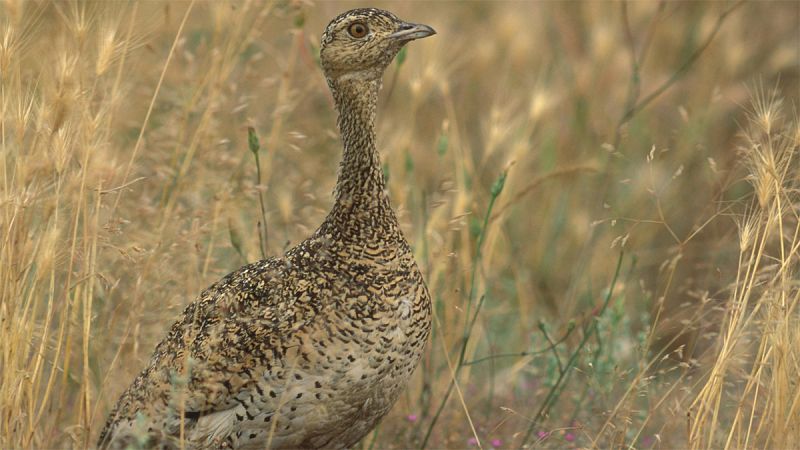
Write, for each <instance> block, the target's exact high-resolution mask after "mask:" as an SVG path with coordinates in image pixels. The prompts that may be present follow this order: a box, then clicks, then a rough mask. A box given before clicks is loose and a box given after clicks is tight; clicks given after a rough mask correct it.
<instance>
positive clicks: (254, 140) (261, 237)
mask: <svg viewBox="0 0 800 450" xmlns="http://www.w3.org/2000/svg"><path fill="white" fill-rule="evenodd" d="M247 143H248V146H249V148H250V151H251V152H252V153H253V156H254V157H255V160H256V190H257V191H258V204H259V206H260V207H261V219H260V220H259V221H258V243H259V248H260V249H261V258H262V259H266V258H267V209H266V208H265V207H264V193H263V192H261V188H260V186H261V160H260V159H259V158H258V151H259V150H260V149H261V144H260V143H259V142H258V135H257V134H256V130H255V129H254V128H253V127H247Z"/></svg>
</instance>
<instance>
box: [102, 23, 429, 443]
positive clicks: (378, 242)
mask: <svg viewBox="0 0 800 450" xmlns="http://www.w3.org/2000/svg"><path fill="white" fill-rule="evenodd" d="M356 23H360V24H362V25H365V26H366V28H367V29H368V33H367V34H366V35H365V36H363V37H356V36H354V35H353V32H354V31H358V32H359V33H356V34H360V31H362V30H360V29H355V30H354V29H352V28H351V27H352V26H354V24H356ZM431 34H434V31H433V30H432V29H431V28H430V27H427V26H425V25H414V24H408V23H405V22H403V21H401V20H399V19H398V18H397V17H395V16H394V15H393V14H391V13H389V12H386V11H381V10H377V9H357V10H352V11H348V12H346V13H344V14H342V15H340V16H338V17H337V18H335V19H334V20H333V21H332V22H331V23H330V24H329V25H328V27H327V28H326V30H325V33H324V34H323V36H322V46H321V50H320V60H321V62H322V67H323V70H324V72H325V76H326V79H327V81H328V85H329V87H330V89H331V92H332V93H333V97H334V102H335V104H336V107H337V109H338V111H339V120H338V125H339V129H340V131H341V133H342V140H343V144H344V154H343V158H342V163H341V166H340V169H339V179H338V181H337V185H336V194H335V201H334V206H333V208H332V209H331V211H330V213H329V214H328V216H327V217H326V219H325V220H324V222H323V223H322V225H320V227H319V228H318V229H317V231H315V232H314V234H313V235H312V236H311V237H310V238H308V239H307V240H305V241H303V242H301V243H300V244H299V245H297V246H296V247H294V248H293V249H291V250H289V251H288V252H286V254H285V255H284V256H283V257H280V258H271V259H267V260H263V261H259V262H256V263H253V264H249V265H246V266H244V267H242V268H240V269H239V270H237V271H235V272H233V273H231V274H229V275H228V276H226V277H225V278H223V279H222V280H220V281H218V282H217V283H215V284H213V285H212V286H210V287H209V288H208V289H206V290H205V291H203V292H202V293H201V294H200V297H199V298H198V299H197V300H195V301H194V302H192V303H191V304H189V305H188V306H187V307H186V309H185V310H184V312H183V316H182V318H181V319H180V320H179V321H178V322H176V323H175V324H174V325H173V326H172V328H171V329H170V331H169V334H168V335H167V337H166V338H165V339H164V340H163V341H162V342H161V343H160V344H159V345H158V346H157V347H156V349H155V352H154V354H153V357H152V359H151V360H150V363H149V365H148V366H147V367H146V368H145V369H144V370H143V371H142V372H141V373H140V374H139V376H138V377H137V378H136V379H135V380H134V382H133V384H132V385H131V386H130V387H129V388H128V390H127V391H125V393H123V394H122V396H121V397H120V399H119V401H118V402H117V404H116V406H115V408H114V410H113V411H112V412H111V414H110V416H109V419H108V422H107V423H106V426H105V428H104V430H103V431H102V432H101V434H100V440H99V442H98V446H99V447H101V448H125V447H127V446H130V445H133V446H137V445H141V446H145V447H161V448H177V447H180V446H181V445H184V446H185V447H186V448H220V447H229V448H242V449H244V448H253V449H256V448H257V449H265V448H347V447H349V446H352V445H354V444H355V443H356V442H358V441H359V440H360V439H361V438H362V437H363V436H364V435H366V434H367V433H368V432H369V431H370V430H371V429H372V428H373V427H374V426H375V424H377V422H378V421H379V420H380V419H381V418H382V417H383V416H384V415H385V414H386V413H387V412H388V411H389V409H390V408H391V406H392V405H393V404H394V402H395V400H396V399H397V396H398V395H399V393H400V392H401V391H402V389H403V388H404V387H405V385H406V383H407V381H408V379H409V377H410V376H411V374H412V372H413V371H414V368H415V367H416V365H417V363H418V361H419V358H420V356H421V354H422V351H423V347H424V345H425V342H426V341H427V338H428V334H429V332H430V326H431V320H430V308H431V303H430V296H429V294H428V290H427V288H426V287H425V282H424V280H423V279H422V275H421V273H420V271H419V269H418V268H417V265H416V263H415V262H414V258H413V255H412V252H411V250H410V248H409V246H408V243H407V242H406V240H405V238H404V237H403V234H402V232H401V230H400V228H399V226H398V222H397V218H396V217H395V214H394V212H393V210H392V208H391V206H390V204H389V199H388V197H387V194H386V186H385V182H384V179H383V174H382V172H381V166H380V159H379V156H378V152H377V150H376V148H375V126H374V121H375V109H376V105H377V97H378V91H379V90H380V85H381V76H382V74H383V71H384V69H385V68H386V66H387V65H388V64H389V63H390V62H391V61H392V59H393V58H394V56H395V55H396V54H397V52H398V51H399V49H400V48H401V47H402V46H403V45H405V44H406V43H407V42H408V41H410V40H413V39H417V38H421V37H426V36H429V35H431ZM181 440H182V441H183V442H182V443H181Z"/></svg>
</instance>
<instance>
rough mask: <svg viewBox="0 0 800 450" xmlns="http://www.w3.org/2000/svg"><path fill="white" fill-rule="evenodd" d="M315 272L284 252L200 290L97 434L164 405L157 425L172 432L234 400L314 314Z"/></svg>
mask: <svg viewBox="0 0 800 450" xmlns="http://www.w3.org/2000/svg"><path fill="white" fill-rule="evenodd" d="M313 276H314V269H313V267H309V266H304V267H303V268H302V271H300V270H295V267H293V265H292V264H290V263H289V262H288V261H287V260H286V259H284V258H272V259H268V260H263V261H259V262H256V263H252V264H248V265H246V266H244V267H242V268H240V269H238V270H236V271H234V272H232V273H231V274H229V275H227V276H226V277H224V278H223V279H221V280H220V281H218V282H217V283H215V284H213V285H212V286H210V287H209V288H208V289H206V290H205V291H203V292H202V293H201V294H200V297H199V298H198V299H197V300H195V301H194V302H192V303H191V304H189V305H188V306H187V307H186V309H185V310H184V312H183V315H182V317H181V319H180V320H178V321H177V322H176V323H175V324H173V326H172V328H171V329H170V331H169V333H168V335H167V337H166V338H165V339H164V340H162V341H161V343H159V344H158V346H157V347H156V349H155V352H154V353H153V357H152V359H151V360H150V364H149V365H148V367H147V368H145V369H144V370H143V371H142V373H141V374H140V375H139V376H138V377H137V378H136V380H135V381H134V383H133V384H132V385H131V387H130V388H129V389H128V391H126V393H125V394H123V396H122V397H121V398H120V400H119V403H118V404H117V406H116V408H115V411H114V413H112V415H111V418H110V419H109V423H108V424H107V425H106V430H105V431H104V432H103V433H102V434H101V436H102V435H107V434H108V431H109V429H110V428H112V427H113V426H114V424H115V423H116V422H119V421H122V420H127V421H128V422H129V424H130V423H132V421H133V420H134V419H135V418H136V416H137V415H141V414H144V416H148V415H150V416H152V417H164V415H166V414H168V413H167V412H166V411H171V413H169V414H171V415H173V416H174V419H173V420H169V419H167V420H166V421H165V422H156V427H155V428H163V431H164V432H166V434H174V433H177V431H178V430H177V429H176V427H178V426H180V424H181V423H182V422H181V421H183V424H184V425H186V423H189V424H190V425H191V424H192V423H196V422H197V421H199V420H200V419H201V418H202V417H203V416H208V415H213V414H216V413H223V415H224V414H227V413H225V412H226V411H230V410H232V409H233V408H235V407H236V406H238V405H239V403H240V401H241V399H242V397H243V396H244V397H246V396H248V395H252V393H253V392H252V391H253V390H254V389H255V388H256V387H255V381H256V380H258V379H259V377H261V378H263V377H265V376H266V375H265V374H266V372H268V368H270V367H281V366H285V365H286V364H287V362H288V361H287V360H286V356H287V354H288V353H291V351H290V350H291V349H292V346H293V343H292V341H293V339H294V337H295V335H296V334H297V331H298V330H301V329H303V327H305V326H306V325H307V324H308V323H310V322H312V321H313V320H315V317H316V316H317V314H318V313H319V308H320V303H319V299H317V298H313V297H314V296H313V295H310V292H311V291H310V290H309V287H310V286H309V282H308V281H306V280H308V279H314V278H313ZM317 287H318V286H317ZM148 413H149V414H148ZM181 417H182V419H181ZM115 434H116V433H115ZM112 439H113V437H112ZM102 441H103V440H102V438H101V443H102Z"/></svg>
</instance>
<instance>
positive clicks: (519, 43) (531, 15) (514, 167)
mask: <svg viewBox="0 0 800 450" xmlns="http://www.w3.org/2000/svg"><path fill="white" fill-rule="evenodd" d="M351 6H352V5H351V4H341V3H338V4H337V3H329V2H319V3H310V2H278V3H267V2H260V1H256V2H253V1H237V2H232V3H228V2H223V1H219V2H196V3H189V2H182V3H156V2H140V3H124V2H97V3H89V2H44V1H24V0H6V1H5V2H3V3H2V5H1V6H0V144H1V145H2V148H1V150H0V151H1V152H2V153H0V183H2V184H1V187H0V189H1V190H0V380H2V381H1V382H0V447H2V448H55V447H59V448H64V447H79V448H83V447H91V446H92V444H93V442H94V440H95V439H96V436H97V433H98V432H99V427H100V426H101V425H102V422H103V420H104V416H105V414H106V413H107V412H108V409H109V408H110V406H111V404H112V403H113V401H114V400H115V399H116V396H118V395H119V394H120V392H121V391H122V390H123V389H124V388H125V387H126V386H127V384H128V383H129V382H130V381H131V380H132V378H133V377H134V375H135V374H136V373H137V372H138V371H139V370H140V369H141V368H142V366H143V365H144V363H145V361H146V360H147V359H148V357H149V355H150V353H151V351H152V349H153V347H154V345H155V344H156V343H157V342H158V341H159V340H160V339H161V338H162V337H163V336H164V333H165V330H166V328H167V326H168V325H169V324H170V323H171V322H172V321H173V320H174V319H175V318H176V316H177V314H178V312H179V311H180V310H181V309H182V307H183V306H184V305H185V304H186V302H188V301H190V300H191V299H193V298H194V297H195V296H196V295H197V294H198V293H199V292H200V290H201V289H202V288H204V287H205V286H207V285H208V284H210V283H211V282H213V281H214V280H216V279H218V278H219V277H221V276H223V275H224V274H226V273H228V272H229V271H231V270H233V269H235V268H237V267H238V266H240V265H241V264H243V263H244V262H245V261H253V260H256V259H258V258H260V256H261V252H262V251H261V246H262V244H261V243H260V242H259V237H258V232H257V230H258V227H259V220H261V217H262V213H261V211H260V207H259V194H261V195H262V196H263V198H264V200H265V204H266V214H265V215H266V224H267V227H266V229H267V238H268V239H267V240H266V241H265V242H264V246H265V248H266V252H267V253H268V254H277V253H280V252H281V251H282V250H283V249H285V248H286V247H287V246H288V245H290V243H296V242H297V241H298V240H300V239H302V238H303V237H304V236H306V235H307V234H309V233H310V232H311V231H312V230H313V229H314V227H315V226H316V225H317V224H318V223H319V222H320V221H321V219H322V217H323V216H324V214H325V211H326V209H327V208H328V206H329V205H330V192H331V190H332V187H333V183H334V181H335V167H336V165H337V161H338V158H339V152H340V148H339V143H338V137H337V133H336V130H335V118H334V115H333V112H332V110H331V108H330V106H331V102H330V99H329V97H328V93H327V91H326V87H325V84H324V81H323V79H322V76H321V73H320V71H319V69H318V67H317V64H316V59H315V58H316V56H315V51H316V47H317V42H318V37H319V34H320V32H321V30H322V29H323V27H324V26H325V24H326V23H327V20H328V19H330V18H331V17H333V16H334V15H335V14H336V13H338V12H340V11H341V10H344V9H347V8H349V7H351ZM376 6H382V7H386V8H387V9H391V10H393V11H395V12H396V13H397V14H398V15H400V16H401V17H404V18H407V19H409V20H414V21H419V22H423V23H428V24H431V25H432V26H434V27H435V28H436V29H437V30H438V32H439V34H438V35H437V36H436V37H434V38H431V39H428V40H425V41H423V42H420V43H416V44H413V45H412V46H411V47H410V48H409V52H408V57H407V58H406V60H405V62H404V63H403V64H402V65H397V66H395V68H393V69H392V70H390V71H389V73H387V75H386V78H385V80H386V82H385V85H386V86H387V87H388V86H392V88H391V89H388V88H387V89H385V90H384V98H383V104H382V109H381V112H380V116H379V123H380V130H379V136H380V141H381V147H382V148H383V149H384V154H383V158H384V162H385V164H386V172H387V174H388V176H389V180H390V189H391V196H392V201H393V203H394V205H395V206H396V207H397V208H399V210H400V217H401V220H402V222H403V224H404V227H405V229H406V232H407V236H408V237H409V240H410V241H411V242H412V244H413V245H414V248H415V251H416V253H417V255H418V259H419V261H420V262H421V263H422V266H423V268H424V271H425V273H426V276H427V280H428V284H429V287H430V289H431V292H432V293H433V295H434V296H435V301H436V305H435V313H436V322H435V329H434V333H433V338H432V341H431V342H430V344H429V346H428V353H427V355H426V357H425V359H424V362H423V364H422V366H421V367H420V369H419V370H418V371H417V372H416V375H415V378H414V381H413V383H412V385H411V386H410V388H409V390H408V392H407V394H405V395H404V397H403V398H402V399H401V401H400V402H398V404H397V406H396V408H395V409H394V411H393V412H392V413H391V415H390V416H389V417H388V418H387V419H386V420H385V421H384V422H383V424H382V425H381V426H380V428H379V429H378V430H377V431H376V432H375V433H374V434H373V435H371V436H370V437H368V438H367V439H365V442H364V443H363V446H364V448H414V447H420V446H421V445H422V443H423V441H424V440H425V439H426V436H427V435H429V436H428V438H427V439H428V440H427V441H425V445H426V446H427V447H429V448H443V447H454V448H463V447H468V446H474V447H479V446H480V447H482V448H490V447H503V448H506V447H519V446H522V445H523V444H526V445H528V446H532V447H537V448H568V447H600V448H627V447H635V448H678V447H692V448H766V447H771V448H787V447H791V446H792V445H794V443H796V442H797V441H798V439H799V438H800V388H798V385H797V380H798V379H800V351H798V349H800V331H798V330H800V326H799V325H800V321H799V320H798V319H800V311H798V308H797V303H798V301H799V300H800V285H799V284H798V273H800V220H798V216H800V190H799V189H800V173H799V171H798V167H800V164H798V154H797V152H798V145H800V127H798V120H797V113H796V109H795V108H796V106H797V103H798V100H799V99H798V92H800V67H799V66H798V61H800V50H798V45H797V43H798V42H800V31H799V30H800V6H799V5H798V4H797V3H796V2H771V3H761V2H752V3H744V4H740V3H735V2H712V3H698V2H692V3H675V2H663V3H658V2H631V3H619V2H588V3H574V2H567V3H559V2H545V3H533V2H530V3H526V2H523V3H519V2H514V3H476V2H467V3H463V4H462V3H451V2H443V3H420V2H413V3H401V2H396V3H392V2H387V3H378V4H377V5H376ZM653 94H655V95H653ZM248 126H252V127H254V129H255V130H256V131H257V133H258V134H259V136H260V138H261V143H262V150H261V154H260V157H261V168H262V172H263V173H262V175H261V182H260V183H258V182H257V181H256V180H257V178H256V167H255V164H254V162H253V155H252V154H251V153H250V152H249V151H248V149H247V128H248ZM504 171H507V178H505V179H504V182H505V184H504V185H502V186H501V185H499V184H498V183H497V182H496V180H498V177H500V175H501V173H504ZM492 188H494V190H492ZM490 204H492V208H491V211H489V205H490ZM620 249H624V254H623V256H622V259H621V261H622V264H621V266H620V270H619V272H618V276H617V277H616V278H615V266H616V262H617V260H618V257H619V252H620ZM612 280H615V282H612ZM465 343H466V344H465ZM454 380H455V381H456V382H455V383H453V381H454ZM447 392H450V393H451V395H449V396H447V395H446V393H447ZM439 410H440V411H441V414H439V415H436V412H437V411H439Z"/></svg>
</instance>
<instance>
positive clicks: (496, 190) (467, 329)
mask: <svg viewBox="0 0 800 450" xmlns="http://www.w3.org/2000/svg"><path fill="white" fill-rule="evenodd" d="M506 176H508V169H506V170H504V171H503V173H501V174H500V176H499V177H498V178H497V180H496V181H495V182H494V183H493V184H492V188H491V190H490V194H491V195H490V197H489V205H488V206H487V207H486V213H485V214H484V215H483V225H482V226H481V230H480V233H479V234H478V242H477V244H476V245H475V255H474V256H473V258H472V274H471V276H470V288H469V296H468V297H467V310H466V314H465V317H466V318H467V321H466V322H465V323H464V335H463V336H462V338H461V351H460V352H459V354H458V360H457V362H456V368H455V371H454V373H453V378H452V379H451V380H450V384H449V385H448V386H447V391H446V392H445V394H444V397H442V401H441V402H440V403H439V407H438V408H437V409H436V413H435V414H434V415H433V418H432V419H431V423H430V425H428V430H427V431H426V432H425V437H424V438H423V439H422V445H421V446H420V449H421V450H424V449H425V447H426V446H427V445H428V440H429V439H430V437H431V433H432V432H433V428H434V427H435V426H436V422H437V421H438V420H439V416H440V415H441V414H442V411H443V410H444V407H445V406H446V405H447V400H448V399H449V398H450V394H451V393H452V392H453V388H454V387H455V385H456V381H457V380H458V375H459V374H460V373H461V369H462V368H464V358H465V356H466V353H467V345H468V344H469V338H470V335H471V334H472V329H473V327H474V326H475V322H476V320H477V319H478V314H479V313H480V311H481V307H482V306H483V302H484V300H485V298H486V297H485V296H484V295H482V296H481V298H480V300H479V301H478V306H477V307H476V308H475V313H474V314H473V315H472V318H471V319H470V310H471V306H472V302H473V299H474V298H475V280H476V278H477V272H478V266H479V265H480V263H481V258H482V253H481V246H482V245H483V241H484V240H485V239H486V231H487V227H488V224H489V218H490V217H491V216H492V208H493V207H494V204H495V201H496V200H497V197H498V196H499V195H500V193H501V192H502V191H503V187H504V186H505V181H506Z"/></svg>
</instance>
